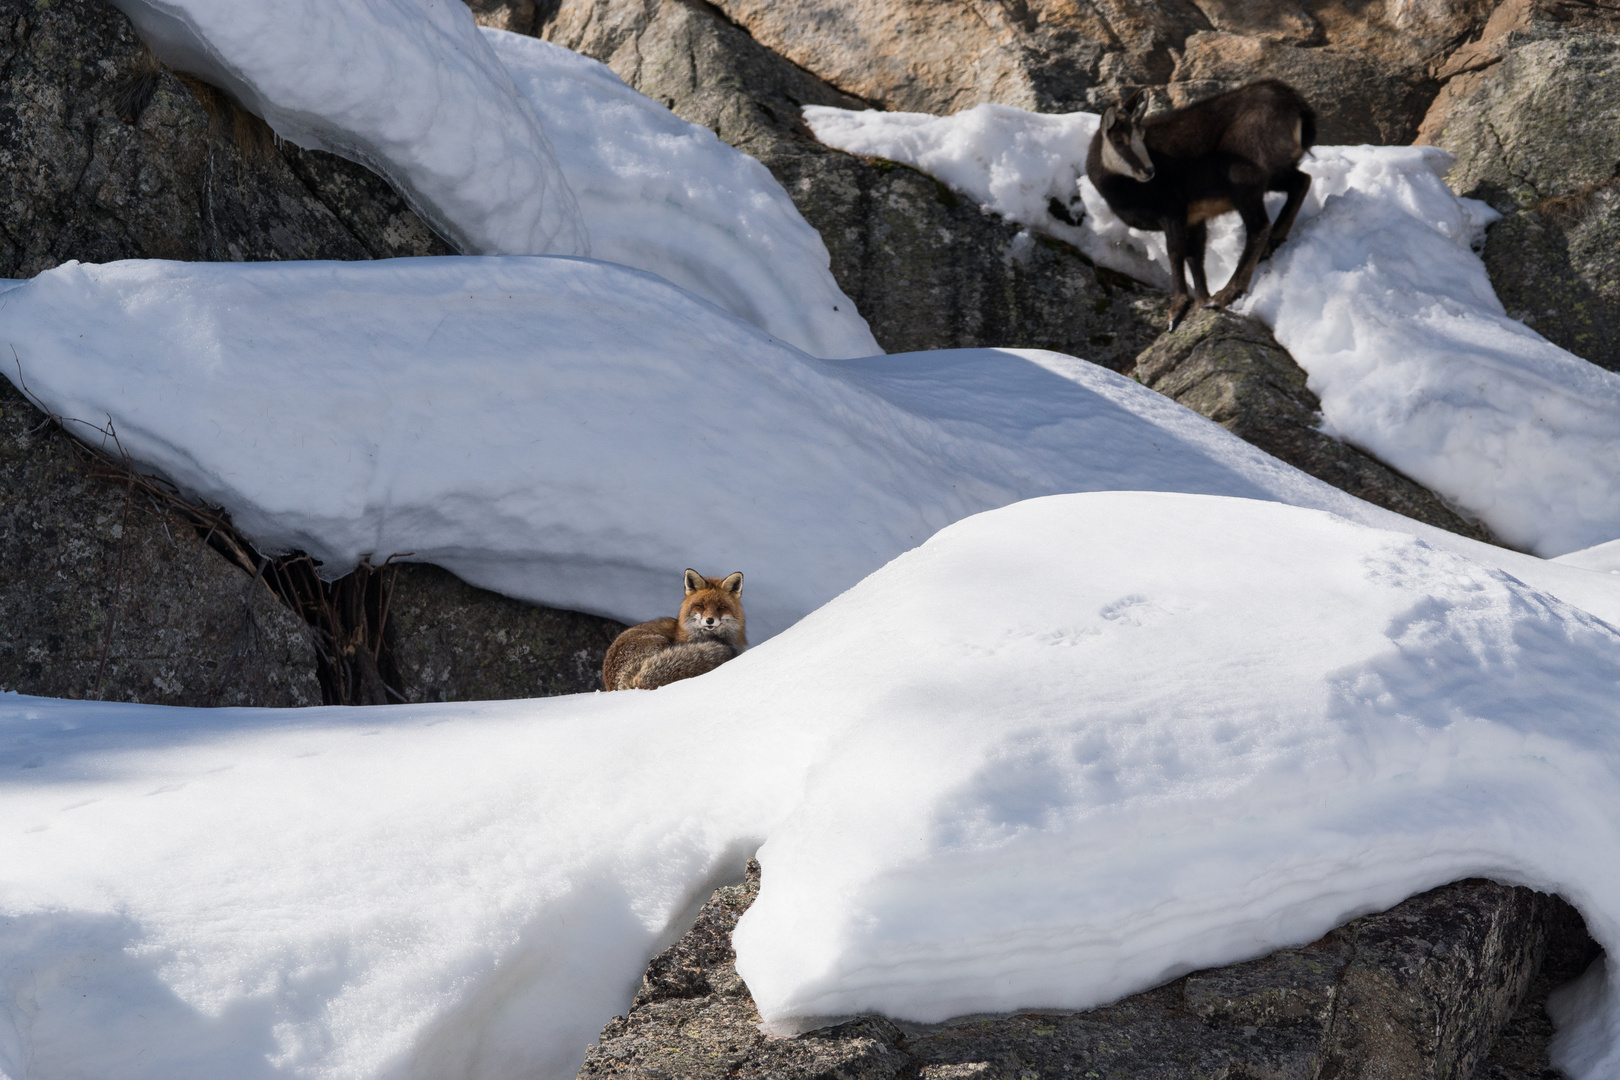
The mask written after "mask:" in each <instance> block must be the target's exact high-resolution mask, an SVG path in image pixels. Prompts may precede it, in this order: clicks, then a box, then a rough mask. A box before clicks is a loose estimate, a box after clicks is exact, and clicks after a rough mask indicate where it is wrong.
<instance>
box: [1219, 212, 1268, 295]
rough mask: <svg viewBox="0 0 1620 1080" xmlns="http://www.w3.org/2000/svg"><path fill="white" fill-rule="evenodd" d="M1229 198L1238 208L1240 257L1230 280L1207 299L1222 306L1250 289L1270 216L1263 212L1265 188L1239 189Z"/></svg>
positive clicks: (1266, 236)
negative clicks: (1240, 233)
mask: <svg viewBox="0 0 1620 1080" xmlns="http://www.w3.org/2000/svg"><path fill="white" fill-rule="evenodd" d="M1232 201H1233V202H1235V203H1236V204H1237V211H1238V213H1239V214H1240V215H1241V216H1242V218H1243V257H1242V258H1241V259H1239V260H1238V266H1237V269H1236V270H1234V271H1233V272H1232V280H1231V281H1228V282H1227V283H1226V287H1225V288H1223V289H1222V290H1221V291H1220V292H1218V293H1216V294H1215V295H1214V296H1212V297H1211V298H1210V301H1209V306H1210V307H1219V308H1223V307H1225V306H1226V305H1228V304H1230V303H1231V302H1232V301H1234V300H1236V299H1237V298H1238V297H1240V296H1242V295H1243V294H1244V293H1246V292H1248V291H1249V282H1250V281H1251V280H1253V278H1254V268H1255V267H1256V266H1259V265H1260V256H1261V255H1263V254H1264V253H1265V250H1266V244H1267V243H1268V242H1269V241H1270V239H1271V217H1270V215H1268V214H1267V213H1266V200H1265V189H1263V188H1260V187H1253V188H1248V189H1245V190H1243V191H1241V192H1238V193H1237V197H1236V198H1234V199H1233V200H1232Z"/></svg>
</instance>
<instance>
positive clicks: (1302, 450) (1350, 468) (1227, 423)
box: [1131, 309, 1497, 543]
mask: <svg viewBox="0 0 1620 1080" xmlns="http://www.w3.org/2000/svg"><path fill="white" fill-rule="evenodd" d="M1131 377H1132V378H1134V379H1136V380H1137V381H1138V382H1140V383H1142V384H1143V385H1144V386H1147V387H1148V388H1150V389H1153V390H1157V391H1158V392H1159V393H1161V394H1164V395H1165V396H1166V397H1169V398H1173V399H1174V400H1176V401H1178V402H1180V403H1181V404H1183V405H1185V406H1187V408H1189V409H1192V410H1193V411H1194V412H1196V413H1199V414H1200V415H1202V416H1205V417H1208V418H1209V419H1211V420H1213V421H1215V422H1216V423H1217V424H1220V425H1221V426H1222V427H1224V428H1226V430H1228V431H1230V432H1231V433H1232V434H1234V435H1236V436H1238V437H1239V438H1240V439H1243V440H1244V441H1246V442H1250V443H1253V444H1254V445H1255V446H1258V447H1259V448H1260V449H1262V450H1264V451H1265V452H1266V453H1268V454H1270V455H1272V456H1273V457H1277V458H1281V459H1282V460H1283V461H1286V462H1288V464H1290V465H1292V466H1294V467H1295V468H1296V469H1299V470H1301V471H1303V472H1308V473H1310V474H1311V475H1312V476H1314V477H1316V478H1317V479H1318V480H1323V481H1326V482H1327V483H1329V484H1332V485H1333V486H1334V487H1336V488H1338V489H1339V490H1341V491H1347V492H1349V493H1350V494H1352V495H1355V496H1357V497H1358V498H1362V499H1366V500H1367V501H1368V502H1370V503H1374V504H1376V505H1378V506H1382V507H1384V508H1385V509H1386V510H1393V511H1395V512H1396V513H1397V514H1405V515H1406V516H1407V517H1410V518H1416V519H1417V520H1419V521H1423V522H1427V523H1428V524H1430V525H1434V526H1437V527H1439V528H1442V529H1449V530H1451V531H1452V532H1454V533H1460V534H1462V535H1463V536H1469V537H1472V538H1474V539H1475V540H1484V541H1486V542H1487V543H1496V542H1497V541H1496V540H1495V539H1494V538H1493V537H1492V536H1491V534H1490V532H1489V531H1488V530H1487V529H1486V528H1485V527H1484V526H1483V525H1481V524H1479V523H1478V522H1476V521H1472V520H1470V519H1467V518H1464V517H1463V516H1461V515H1460V514H1458V513H1457V512H1455V511H1454V510H1452V509H1451V508H1450V507H1448V506H1446V504H1445V503H1444V502H1442V501H1441V500H1440V498H1439V496H1437V495H1435V494H1434V493H1433V492H1431V491H1430V490H1429V489H1428V488H1426V487H1423V486H1422V485H1421V484H1418V483H1417V482H1416V481H1414V480H1410V479H1408V478H1407V477H1405V476H1402V475H1401V474H1400V473H1398V472H1396V471H1395V470H1394V469H1391V468H1389V467H1388V466H1387V465H1384V464H1382V463H1381V462H1379V461H1377V460H1376V459H1374V458H1372V457H1369V456H1368V455H1366V454H1364V453H1362V452H1361V451H1360V450H1357V449H1356V448H1355V447H1353V446H1350V445H1349V444H1347V443H1343V442H1340V441H1339V440H1338V439H1335V438H1333V437H1332V436H1329V435H1327V434H1324V433H1323V432H1322V431H1321V430H1319V427H1318V425H1319V424H1320V423H1321V421H1322V416H1321V402H1320V401H1319V400H1318V399H1317V397H1316V395H1315V394H1313V393H1311V391H1310V389H1309V388H1308V387H1307V386H1306V385H1305V372H1304V371H1302V370H1301V369H1300V367H1299V365H1298V364H1296V363H1295V362H1294V358H1293V357H1291V356H1289V355H1288V351H1287V350H1286V349H1284V348H1283V347H1282V346H1281V345H1279V344H1277V339H1276V338H1274V337H1272V336H1271V331H1270V330H1268V329H1266V327H1265V326H1264V325H1262V324H1261V323H1259V322H1256V321H1255V320H1253V319H1249V318H1245V317H1244V316H1242V315H1235V314H1232V313H1231V312H1227V311H1212V310H1208V309H1205V310H1202V311H1198V312H1196V313H1194V314H1193V315H1192V316H1191V317H1190V318H1188V319H1187V320H1186V321H1185V322H1183V323H1182V324H1181V325H1180V326H1178V327H1177V328H1176V329H1175V330H1174V331H1172V332H1170V333H1167V334H1165V335H1163V336H1162V337H1160V338H1159V339H1158V340H1157V341H1155V342H1154V343H1153V345H1152V346H1150V347H1149V348H1148V349H1147V350H1145V351H1144V352H1143V353H1142V354H1141V355H1140V356H1138V357H1137V358H1136V367H1135V368H1134V369H1133V370H1132V372H1131Z"/></svg>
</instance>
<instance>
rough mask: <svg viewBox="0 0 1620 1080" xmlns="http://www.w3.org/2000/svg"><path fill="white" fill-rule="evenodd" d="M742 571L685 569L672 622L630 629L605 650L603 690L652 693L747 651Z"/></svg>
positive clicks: (661, 621) (639, 625)
mask: <svg viewBox="0 0 1620 1080" xmlns="http://www.w3.org/2000/svg"><path fill="white" fill-rule="evenodd" d="M742 583H743V576H742V573H741V571H739V572H737V573H735V574H732V575H731V576H729V577H727V578H724V579H721V578H707V577H704V576H703V575H702V574H700V573H698V572H697V571H696V570H688V571H686V599H685V600H683V601H681V611H680V614H679V615H677V616H676V617H675V618H673V619H654V620H652V621H651V622H644V623H640V624H638V625H636V626H632V627H631V628H630V629H628V630H626V631H625V632H624V633H622V634H620V635H619V636H618V637H617V638H615V639H614V641H613V644H612V645H610V646H608V651H607V657H606V658H605V659H604V660H603V661H602V687H603V689H606V690H656V689H657V688H658V687H660V686H664V685H665V684H667V683H672V682H678V681H680V680H681V679H690V678H691V677H692V676H694V675H702V674H703V673H704V672H706V671H712V670H714V669H715V668H717V667H719V666H720V665H721V664H723V663H725V662H726V661H727V660H730V659H731V658H732V657H733V656H736V655H737V654H738V653H740V652H742V651H743V650H744V649H746V648H748V637H747V634H746V633H745V629H746V620H745V619H744V618H743V609H742Z"/></svg>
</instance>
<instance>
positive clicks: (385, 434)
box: [0, 257, 1620, 642]
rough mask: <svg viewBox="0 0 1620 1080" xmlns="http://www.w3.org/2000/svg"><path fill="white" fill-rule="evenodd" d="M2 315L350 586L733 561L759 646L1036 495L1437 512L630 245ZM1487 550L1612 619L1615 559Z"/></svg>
mask: <svg viewBox="0 0 1620 1080" xmlns="http://www.w3.org/2000/svg"><path fill="white" fill-rule="evenodd" d="M0 319H3V324H0V325H3V326H4V331H3V337H0V342H3V345H4V348H3V349H0V355H5V356H7V357H8V359H9V358H10V355H11V350H13V349H15V350H16V357H17V363H18V368H17V369H16V370H14V371H10V372H8V375H11V376H12V377H13V381H19V382H20V383H21V384H23V385H25V387H26V389H27V390H28V392H29V393H31V394H33V395H36V396H37V398H38V399H39V400H40V401H42V402H43V403H44V404H45V406H46V407H48V408H49V409H50V410H51V411H52V412H53V413H55V414H57V415H59V416H63V417H67V418H70V419H74V420H79V421H85V422H87V424H88V425H89V426H85V425H76V426H75V430H76V431H78V433H79V434H80V435H81V436H88V437H92V438H97V437H99V436H97V435H96V433H95V430H94V429H95V428H97V427H105V426H106V425H107V424H108V423H109V422H110V424H111V426H112V429H113V431H115V432H116V435H117V440H118V445H119V446H120V447H121V448H122V449H123V450H124V451H125V452H127V453H129V454H130V455H131V457H132V458H133V459H134V460H135V461H137V462H139V463H141V464H142V465H143V466H144V467H147V468H150V469H154V470H156V471H157V472H159V473H160V474H162V475H164V476H166V477H168V478H169V479H170V480H172V481H174V482H175V483H177V484H178V485H180V486H181V487H182V488H183V489H185V490H187V491H189V492H191V493H193V494H194V495H196V496H197V497H200V498H201V499H203V500H205V501H207V502H209V503H210V504H213V505H217V506H223V507H224V508H225V509H226V510H227V511H229V512H230V514H231V515H232V518H233V519H234V521H235V523H236V525H237V527H238V528H240V529H241V530H242V531H243V532H244V533H245V534H246V535H247V536H248V537H249V538H251V539H252V540H253V541H254V542H255V543H256V544H257V545H258V546H259V547H260V548H261V550H264V551H266V552H284V551H289V550H299V551H304V552H307V553H308V554H310V555H312V556H314V557H315V558H317V559H319V560H321V561H322V562H323V563H324V567H323V573H326V574H329V575H334V576H335V575H340V574H342V573H345V572H347V570H349V569H350V568H352V567H353V566H354V565H355V564H356V563H357V561H358V560H359V559H361V558H362V557H363V556H370V557H371V558H372V560H373V561H374V562H381V561H382V560H383V559H385V558H387V557H389V556H391V555H395V554H398V555H402V556H403V555H407V554H408V555H410V556H411V557H412V558H414V559H417V560H420V561H426V562H433V563H437V564H438V565H441V566H444V567H446V568H447V569H449V570H451V571H453V572H454V573H456V574H458V575H459V576H461V577H462V578H463V579H465V580H467V581H469V582H472V583H473V584H476V585H481V586H483V587H486V588H491V589H495V590H497V591H499V592H503V593H506V594H507V595H511V596H517V597H521V598H524V599H527V600H532V601H535V602H538V603H544V604H549V605H553V606H558V607H565V608H573V609H577V610H584V611H592V612H597V613H601V614H605V615H611V616H613V617H616V618H619V619H624V620H628V621H638V620H641V619H647V618H653V617H655V616H659V615H664V614H668V611H667V609H668V608H669V606H670V602H671V597H670V588H671V586H670V582H671V581H673V580H676V578H674V577H672V575H677V574H678V573H679V572H680V570H681V569H682V568H683V567H686V566H692V567H696V568H697V569H698V570H700V571H702V572H704V573H708V574H721V573H730V572H732V571H734V570H742V571H743V572H744V573H745V574H746V575H747V580H748V597H749V599H748V614H749V629H750V639H751V640H753V641H756V642H757V641H761V640H764V639H765V638H767V637H769V636H771V635H772V634H775V633H777V632H779V631H781V630H782V629H784V628H785V627H787V626H788V625H790V624H792V623H793V622H795V621H797V620H798V619H800V618H802V617H803V616H804V615H806V614H808V613H809V612H811V611H813V610H815V609H816V608H818V607H820V606H821V605H822V604H824V603H826V602H827V601H828V600H831V599H832V598H833V597H834V596H837V595H838V594H839V593H840V592H842V591H844V590H845V589H847V588H849V587H850V586H852V585H854V584H855V583H856V582H858V581H859V580H861V578H863V577H865V576H866V575H867V574H869V573H871V572H872V571H874V570H876V569H877V568H878V567H880V566H882V565H883V564H884V563H886V562H888V561H889V560H890V559H892V558H894V557H895V556H897V555H899V554H900V553H901V552H903V551H906V550H909V549H910V548H913V547H915V546H916V545H917V544H919V543H921V542H922V541H923V540H925V539H927V538H928V537H929V536H931V535H933V534H934V533H935V532H937V531H938V530H939V529H941V528H943V527H944V526H945V525H948V524H950V523H951V522H953V521H956V520H958V519H960V518H962V517H966V516H968V515H970V514H973V513H977V512H978V511H981V510H986V509H990V508H993V507H996V506H1002V505H1005V504H1007V503H1011V502H1015V501H1017V500H1019V499H1025V498H1030V497H1033V496H1038V495H1049V494H1056V493H1060V492H1066V491H1089V490H1099V489H1118V490H1128V489H1135V490H1162V491H1194V492H1204V493H1209V494H1223V495H1237V496H1243V497H1250V498H1271V499H1277V500H1280V501H1284V502H1290V503H1297V504H1299V505H1305V506H1315V507H1320V508H1324V509H1332V510H1335V511H1337V512H1339V513H1342V514H1345V515H1346V516H1349V517H1352V518H1354V519H1357V520H1363V521H1368V522H1384V523H1388V524H1389V525H1390V526H1392V527H1400V528H1408V529H1411V530H1416V531H1423V530H1425V529H1426V527H1424V526H1421V525H1419V524H1417V523H1415V522H1412V521H1409V520H1408V519H1405V518H1401V517H1398V516H1397V515H1394V514H1390V513H1388V512H1387V511H1382V510H1378V509H1376V508H1374V507H1371V506H1369V505H1367V504H1365V503H1362V502H1360V501H1359V500H1356V499H1354V498H1352V497H1350V496H1348V495H1345V494H1344V493H1342V492H1340V491H1338V490H1336V489H1334V488H1331V487H1329V486H1327V485H1326V484H1323V483H1321V482H1319V481H1316V480H1314V479H1312V478H1310V477H1308V476H1305V475H1304V474H1302V473H1300V472H1297V471H1296V470H1294V469H1291V468H1289V467H1288V466H1285V465H1283V464H1282V463H1280V462H1278V461H1276V460H1275V459H1273V458H1271V457H1269V456H1268V455H1266V454H1264V453H1262V452H1260V451H1259V450H1256V449H1255V448H1254V447H1251V446H1249V445H1248V444H1247V443H1244V442H1242V441H1241V440H1239V439H1237V438H1235V437H1233V436H1232V435H1229V434H1228V433H1227V432H1225V431H1224V430H1222V429H1221V428H1219V427H1217V426H1216V425H1214V424H1211V423H1209V422H1208V421H1206V420H1204V419H1203V418H1201V417H1199V416H1197V415H1195V414H1193V413H1191V412H1189V411H1187V410H1186V409H1183V408H1181V407H1180V406H1178V405H1176V404H1174V403H1173V402H1170V401H1168V400H1167V399H1165V398H1163V397H1161V396H1160V395H1158V394H1155V393H1154V392H1152V391H1150V390H1147V389H1146V388H1144V387H1142V386H1139V385H1138V384H1136V383H1134V382H1131V381H1130V380H1128V379H1124V378H1122V377H1120V376H1117V375H1114V374H1113V373H1111V372H1108V371H1106V370H1104V369H1102V368H1099V367H1096V366H1095V365H1090V364H1086V363H1084V362H1082V361H1078V360H1074V359H1072V358H1069V357H1063V356H1060V355H1058V354H1054V353H1042V352H1039V351H1033V350H1030V351H1024V350H985V349H981V350H957V351H945V352H937V353H919V354H907V355H900V356H893V357H872V358H866V359H860V360H851V361H824V360H817V359H815V358H813V357H810V356H808V355H806V354H804V353H802V352H800V351H798V350H796V349H794V348H792V347H791V346H789V345H787V344H785V343H783V342H780V341H778V340H776V339H774V338H772V337H770V336H769V335H767V334H765V333H764V332H762V331H760V330H758V329H756V328H755V327H753V326H750V325H749V324H747V323H744V322H742V321H741V320H739V319H737V318H735V317H733V316H731V315H728V314H727V313H725V312H723V311H720V310H719V309H718V308H716V307H714V306H713V305H710V304H708V303H705V302H704V301H702V300H699V299H698V298H696V297H694V296H693V295H692V294H690V293H687V292H684V291H682V290H680V289H677V288H675V287H674V286H672V285H670V284H668V283H667V282H665V281H662V280H661V279H659V278H656V277H653V276H652V275H650V274H645V273H641V272H639V271H635V270H630V269H627V268H624V267H620V266H615V265H613V264H610V263H601V262H594V261H589V260H582V259H567V258H494V257H490V258H474V257H465V258H441V259H389V260H380V261H374V262H354V263H335V262H331V263H318V262H317V263H296V262H286V263H247V264H243V263H214V264H208V263H175V262H160V261H129V262H121V263H110V264H106V265H100V266H98V265H85V264H78V263H68V264H65V265H63V266H60V267H57V268H56V269H54V270H49V271H46V272H45V273H42V274H40V275H39V276H37V277H35V278H34V279H32V280H31V281H29V282H27V283H26V284H24V285H21V286H18V287H16V288H13V289H10V290H8V291H7V292H5V293H4V294H3V295H0ZM537 328H543V330H540V331H537ZM19 372H20V374H19ZM1431 533H1432V534H1434V535H1436V536H1438V537H1440V539H1439V540H1438V541H1437V542H1439V543H1442V544H1448V545H1449V544H1463V545H1467V544H1469V543H1470V542H1468V541H1464V540H1461V539H1460V538H1455V537H1449V536H1448V535H1446V534H1440V533H1438V531H1437V530H1427V531H1426V532H1424V533H1423V534H1424V535H1429V534H1431ZM1474 549H1477V550H1478V551H1479V552H1481V556H1480V557H1483V558H1486V559H1487V560H1496V561H1497V564H1499V565H1511V566H1512V567H1513V569H1512V572H1513V573H1515V574H1519V575H1521V576H1526V575H1528V576H1527V577H1526V580H1532V581H1536V582H1538V583H1545V584H1546V585H1547V587H1549V588H1553V589H1554V590H1555V591H1559V595H1564V596H1566V598H1567V599H1570V600H1571V602H1574V603H1577V604H1579V605H1583V606H1587V607H1589V608H1590V609H1591V610H1594V611H1596V612H1598V613H1600V614H1602V615H1603V616H1604V617H1607V618H1614V619H1617V620H1620V579H1616V578H1613V577H1611V576H1609V575H1603V574H1594V573H1591V572H1589V571H1585V570H1580V569H1574V568H1568V567H1558V566H1554V565H1552V564H1549V563H1544V562H1541V561H1540V560H1537V559H1533V558H1529V557H1526V556H1519V555H1516V554H1515V553H1513V552H1507V551H1503V550H1501V549H1495V548H1489V547H1486V546H1485V545H1477V544H1476V545H1474V546H1473V547H1472V548H1469V549H1468V550H1474ZM1502 560H1507V561H1506V562H1503V561H1502ZM1555 579H1556V581H1555Z"/></svg>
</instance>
